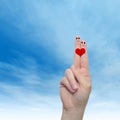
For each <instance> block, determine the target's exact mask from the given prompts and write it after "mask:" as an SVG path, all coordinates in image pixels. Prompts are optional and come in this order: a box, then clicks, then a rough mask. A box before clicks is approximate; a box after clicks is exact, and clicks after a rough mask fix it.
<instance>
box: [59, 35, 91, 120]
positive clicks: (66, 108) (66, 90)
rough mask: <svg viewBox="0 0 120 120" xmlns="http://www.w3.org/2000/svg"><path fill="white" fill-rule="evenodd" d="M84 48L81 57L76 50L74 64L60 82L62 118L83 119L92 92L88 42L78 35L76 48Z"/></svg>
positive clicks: (68, 119) (64, 119) (67, 119)
mask: <svg viewBox="0 0 120 120" xmlns="http://www.w3.org/2000/svg"><path fill="white" fill-rule="evenodd" d="M76 48H79V49H81V48H84V49H85V51H86V52H85V54H84V55H82V56H81V57H80V56H79V55H77V54H76V53H75V52H74V64H73V65H72V66H71V68H69V69H67V70H66V72H65V76H64V77H63V79H62V80H61V82H60V96H61V100H62V103H63V114H62V120H82V117H83V114H84V110H85V107H86V104H87V101H88V98H89V95H90V92H91V79H90V72H89V66H88V54H87V46H86V43H85V42H84V41H82V40H80V38H79V37H76V40H75V49H76Z"/></svg>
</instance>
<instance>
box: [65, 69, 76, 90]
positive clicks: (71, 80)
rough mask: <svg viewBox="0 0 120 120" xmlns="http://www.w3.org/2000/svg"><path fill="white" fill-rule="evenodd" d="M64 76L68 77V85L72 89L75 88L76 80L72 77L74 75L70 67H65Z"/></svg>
mask: <svg viewBox="0 0 120 120" xmlns="http://www.w3.org/2000/svg"><path fill="white" fill-rule="evenodd" d="M65 76H66V78H67V79H68V81H69V83H70V86H71V87H72V89H73V90H77V88H78V86H77V81H76V80H75V78H74V75H73V73H72V71H71V69H67V70H66V72H65Z"/></svg>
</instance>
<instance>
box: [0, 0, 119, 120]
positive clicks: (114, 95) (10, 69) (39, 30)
mask: <svg viewBox="0 0 120 120" xmlns="http://www.w3.org/2000/svg"><path fill="white" fill-rule="evenodd" d="M119 6H120V1H119V0H105V1H103V0H101V1H95V0H91V1H89V0H81V1H80V0H74V1H70V0H61V1H58V0H34V1H32V0H20V1H19V0H0V119H1V120H21V119H22V120H60V116H61V111H62V104H61V101H60V98H59V81H60V79H61V78H62V76H63V75H64V71H65V69H66V68H68V67H70V66H71V64H72V63H73V50H74V38H75V36H76V35H80V36H81V38H82V39H84V40H86V42H87V45H88V53H89V63H90V72H91V77H92V83H93V90H92V94H91V96H90V100H89V103H88V106H87V108H86V112H85V116H84V119H85V120H101V119H102V120H107V119H109V120H113V119H115V120H119V119H120V114H119V112H120V102H119V101H120V95H119V94H120V82H119V81H120V53H119V51H120V14H119V11H120V7H119Z"/></svg>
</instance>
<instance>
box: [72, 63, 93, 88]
mask: <svg viewBox="0 0 120 120" xmlns="http://www.w3.org/2000/svg"><path fill="white" fill-rule="evenodd" d="M71 70H72V72H73V74H74V76H75V78H76V79H77V81H78V83H79V84H80V85H83V86H84V87H86V88H91V80H90V79H87V77H86V79H85V77H84V76H83V75H82V74H80V70H77V69H75V67H74V65H72V66H71Z"/></svg>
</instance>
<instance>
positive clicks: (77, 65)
mask: <svg viewBox="0 0 120 120" xmlns="http://www.w3.org/2000/svg"><path fill="white" fill-rule="evenodd" d="M80 42H81V41H80V37H79V36H77V37H76V40H75V50H76V49H77V48H79V49H80ZM75 50H74V51H75ZM74 65H75V68H80V57H79V56H78V55H77V54H76V53H75V52H74Z"/></svg>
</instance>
